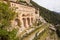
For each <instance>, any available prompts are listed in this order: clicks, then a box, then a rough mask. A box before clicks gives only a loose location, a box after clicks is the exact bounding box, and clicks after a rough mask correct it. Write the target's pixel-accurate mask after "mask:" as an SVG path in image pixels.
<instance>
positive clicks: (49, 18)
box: [31, 1, 60, 37]
mask: <svg viewBox="0 0 60 40" xmlns="http://www.w3.org/2000/svg"><path fill="white" fill-rule="evenodd" d="M31 3H32V4H33V5H34V6H35V8H36V9H37V8H39V12H40V16H42V17H43V18H44V19H45V20H46V22H48V23H50V24H52V25H54V26H55V28H56V33H57V34H58V36H59V37H60V14H59V13H56V12H53V11H50V10H48V9H46V8H44V7H41V6H39V5H38V4H36V3H35V2H33V1H31ZM56 25H58V26H56Z"/></svg>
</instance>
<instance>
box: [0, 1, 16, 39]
mask: <svg viewBox="0 0 60 40" xmlns="http://www.w3.org/2000/svg"><path fill="white" fill-rule="evenodd" d="M15 17H16V13H15V11H14V10H12V8H11V7H10V4H9V2H8V1H7V2H6V3H4V2H3V1H1V2H0V40H15V39H14V37H15V36H16V33H17V30H15V29H14V30H13V31H11V32H9V31H7V29H5V28H7V27H10V25H11V22H10V21H11V20H13V19H14V18H15Z"/></svg>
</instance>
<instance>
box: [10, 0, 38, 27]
mask: <svg viewBox="0 0 60 40" xmlns="http://www.w3.org/2000/svg"><path fill="white" fill-rule="evenodd" d="M10 1H11V3H10V4H11V7H13V8H15V11H16V12H17V13H18V15H17V18H16V19H15V21H12V26H16V25H17V24H18V23H17V21H18V20H19V22H20V24H21V27H23V28H28V27H30V26H32V24H33V22H35V21H36V20H37V18H39V9H38V8H37V9H36V8H35V7H34V6H33V5H32V4H31V3H30V1H31V0H24V1H25V2H26V3H23V1H21V3H18V2H17V1H16V0H10Z"/></svg>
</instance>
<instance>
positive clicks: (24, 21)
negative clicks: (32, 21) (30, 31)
mask: <svg viewBox="0 0 60 40" xmlns="http://www.w3.org/2000/svg"><path fill="white" fill-rule="evenodd" d="M22 20H23V25H24V27H26V19H25V18H22Z"/></svg>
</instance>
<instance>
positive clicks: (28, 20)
mask: <svg viewBox="0 0 60 40" xmlns="http://www.w3.org/2000/svg"><path fill="white" fill-rule="evenodd" d="M27 22H28V25H29V26H30V19H29V18H27Z"/></svg>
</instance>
